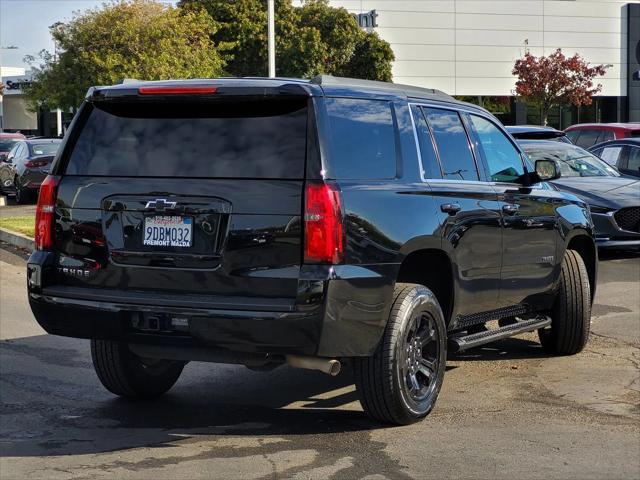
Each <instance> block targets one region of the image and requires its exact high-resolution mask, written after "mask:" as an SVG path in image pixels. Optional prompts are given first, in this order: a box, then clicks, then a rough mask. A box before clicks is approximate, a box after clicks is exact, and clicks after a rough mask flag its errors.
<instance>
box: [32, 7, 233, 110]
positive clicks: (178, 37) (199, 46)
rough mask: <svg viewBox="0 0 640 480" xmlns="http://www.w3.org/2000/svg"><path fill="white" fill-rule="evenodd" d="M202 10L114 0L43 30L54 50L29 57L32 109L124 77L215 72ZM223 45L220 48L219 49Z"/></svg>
mask: <svg viewBox="0 0 640 480" xmlns="http://www.w3.org/2000/svg"><path fill="white" fill-rule="evenodd" d="M215 28H216V25H215V23H214V22H212V20H211V18H210V17H209V15H208V14H207V13H206V12H205V11H203V10H202V9H189V10H188V11H185V10H181V9H178V8H173V7H169V6H167V5H165V4H163V3H159V2H155V1H153V0H118V1H114V2H112V3H110V4H104V5H103V8H102V9H95V10H88V11H86V12H84V13H83V14H76V15H75V16H74V17H73V19H72V20H71V21H70V22H69V23H56V24H55V25H52V26H51V27H50V31H51V35H52V37H53V40H54V42H55V45H56V53H55V54H51V53H50V52H47V51H44V50H43V51H42V52H41V53H40V55H39V57H38V58H34V57H28V58H27V59H26V60H27V61H28V62H29V63H31V65H32V68H33V71H34V75H33V81H32V82H31V83H30V85H29V86H28V87H26V93H27V96H28V98H29V100H30V103H31V106H32V107H34V108H37V107H38V106H40V105H46V106H48V107H51V108H54V107H60V108H63V109H68V108H70V107H77V106H78V105H79V104H80V103H81V101H82V99H83V98H84V95H85V93H86V91H87V89H88V88H89V87H90V86H92V85H111V84H114V83H118V82H119V81H121V80H122V79H124V78H137V79H140V80H162V79H169V78H198V77H200V78H206V77H215V76H219V75H220V74H222V72H223V67H224V61H223V59H222V58H221V56H220V54H219V52H218V49H217V48H216V45H214V44H213V42H212V40H211V33H212V32H215ZM223 48H224V47H223Z"/></svg>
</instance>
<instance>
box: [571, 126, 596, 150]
mask: <svg viewBox="0 0 640 480" xmlns="http://www.w3.org/2000/svg"><path fill="white" fill-rule="evenodd" d="M599 134H600V132H599V131H598V130H582V133H581V134H580V138H578V140H577V141H576V142H574V143H576V145H579V146H581V147H582V148H589V147H590V146H591V145H595V143H596V140H597V139H598V135H599Z"/></svg>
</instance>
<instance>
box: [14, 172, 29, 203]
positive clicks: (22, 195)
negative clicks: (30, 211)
mask: <svg viewBox="0 0 640 480" xmlns="http://www.w3.org/2000/svg"><path fill="white" fill-rule="evenodd" d="M13 185H14V186H15V189H16V203H18V204H20V205H24V204H25V203H27V202H28V201H29V198H30V195H29V192H27V191H26V190H25V189H24V188H22V187H21V186H20V183H19V182H18V177H16V178H15V179H14V181H13Z"/></svg>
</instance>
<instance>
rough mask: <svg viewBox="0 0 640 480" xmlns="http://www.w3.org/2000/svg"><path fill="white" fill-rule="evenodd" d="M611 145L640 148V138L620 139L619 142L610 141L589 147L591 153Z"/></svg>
mask: <svg viewBox="0 0 640 480" xmlns="http://www.w3.org/2000/svg"><path fill="white" fill-rule="evenodd" d="M609 145H612V146H615V145H635V146H638V147H640V138H619V139H618V140H608V141H606V142H600V143H596V144H595V145H593V146H591V147H589V149H588V150H589V151H590V152H591V151H593V150H596V149H598V148H602V147H607V146H609Z"/></svg>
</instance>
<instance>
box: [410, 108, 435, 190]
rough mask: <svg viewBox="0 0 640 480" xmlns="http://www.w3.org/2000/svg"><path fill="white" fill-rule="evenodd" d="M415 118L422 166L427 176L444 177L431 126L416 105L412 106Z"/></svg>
mask: <svg viewBox="0 0 640 480" xmlns="http://www.w3.org/2000/svg"><path fill="white" fill-rule="evenodd" d="M411 110H412V113H413V119H414V122H415V125H416V134H417V137H418V145H419V147H420V157H421V159H422V168H423V169H424V175H425V177H426V178H442V172H441V171H440V165H439V164H438V157H437V156H436V151H435V149H434V148H433V137H432V136H431V132H430V131H429V126H428V125H427V121H426V120H425V118H424V114H423V112H422V109H421V108H420V107H416V106H415V105H414V106H412V107H411Z"/></svg>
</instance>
